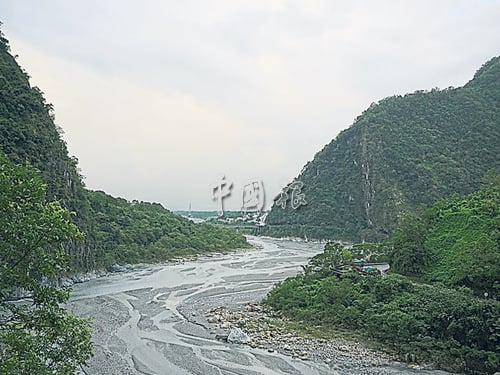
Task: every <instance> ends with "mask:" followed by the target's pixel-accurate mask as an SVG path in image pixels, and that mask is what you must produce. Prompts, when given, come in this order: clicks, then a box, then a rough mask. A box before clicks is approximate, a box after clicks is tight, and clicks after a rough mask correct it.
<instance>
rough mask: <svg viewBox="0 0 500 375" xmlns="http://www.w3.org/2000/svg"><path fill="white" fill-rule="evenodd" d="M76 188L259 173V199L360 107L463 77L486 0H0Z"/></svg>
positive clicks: (182, 193) (136, 186)
mask: <svg viewBox="0 0 500 375" xmlns="http://www.w3.org/2000/svg"><path fill="white" fill-rule="evenodd" d="M0 14H1V15H2V17H3V18H2V19H1V21H2V22H4V27H3V30H4V32H5V34H6V36H7V38H8V39H10V41H11V47H12V50H13V52H14V53H17V54H19V55H20V58H19V61H20V63H21V65H22V66H23V67H24V68H26V70H27V71H28V72H29V73H30V75H31V76H32V77H33V78H32V81H33V83H34V84H36V85H38V86H40V88H41V89H42V91H44V92H45V93H46V96H47V99H48V101H50V102H52V103H53V104H54V105H55V110H56V120H57V123H58V124H59V125H60V126H61V127H62V128H63V129H64V130H65V132H66V134H65V139H66V140H67V142H68V146H69V149H70V152H71V153H72V154H75V155H76V156H78V158H79V159H80V164H81V167H82V170H83V173H84V175H85V176H86V177H87V184H88V186H89V187H91V188H94V189H103V190H105V191H108V192H110V193H112V194H115V195H120V196H124V197H126V198H129V199H134V198H137V199H141V200H155V201H160V202H162V203H164V204H165V205H166V206H168V207H170V208H173V209H180V208H186V207H187V206H188V204H189V202H192V203H193V207H194V208H203V209H208V208H213V207H215V204H214V203H213V202H212V201H211V200H210V184H211V183H214V182H216V181H217V179H218V178H219V177H220V176H221V175H223V174H225V175H226V176H227V177H228V178H230V179H232V180H233V181H235V191H234V195H233V199H232V200H231V201H229V202H228V203H229V204H228V206H229V207H231V208H239V205H240V204H241V202H240V199H241V187H242V184H243V183H244V182H246V180H250V179H253V178H256V179H261V180H263V181H264V184H265V186H266V189H267V193H268V198H269V199H268V202H270V201H271V197H272V196H274V195H275V194H277V193H278V191H279V189H280V187H281V186H282V185H284V184H285V183H286V182H287V181H289V180H290V179H291V178H292V177H294V176H295V175H297V174H298V172H299V171H300V169H301V168H302V166H303V165H304V164H305V163H306V162H307V161H308V160H310V159H311V158H312V157H313V156H314V154H315V152H317V151H319V150H320V149H321V148H322V147H323V145H325V144H326V143H328V142H329V141H330V140H331V139H332V138H333V137H334V136H335V135H336V134H337V133H338V132H339V131H340V130H341V129H344V128H346V127H348V126H349V125H350V124H351V123H352V121H353V119H354V118H355V117H356V116H357V115H359V114H360V113H361V111H362V110H364V109H366V107H368V106H369V105H370V103H371V102H373V101H377V100H380V99H382V98H383V97H385V96H387V95H392V94H404V93H406V92H411V91H414V90H417V89H428V88H432V87H436V86H438V87H448V86H450V85H454V86H457V85H462V84H464V83H465V82H466V81H467V80H468V79H470V78H471V77H472V75H473V73H474V71H475V70H476V69H477V68H479V66H480V65H481V64H482V63H484V62H485V61H486V60H487V59H489V58H491V57H493V56H495V55H497V54H498V53H499V50H498V46H499V45H500V24H499V23H498V19H500V1H483V2H476V3H472V2H470V1H455V0H446V1H445V0H443V1H433V2H419V1H405V2H401V1H378V2H365V1H363V2H362V1H354V2H340V1H329V0H324V1H322V0H316V1H286V0H274V1H233V0H214V1H210V2H201V1H183V2H178V1H144V2H132V1H118V0H115V1H106V2H99V1H73V2H68V1H63V0H52V1H45V2H43V3H41V2H36V1H23V2H19V1H14V0H4V1H3V2H2V5H0Z"/></svg>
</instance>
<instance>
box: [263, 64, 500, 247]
mask: <svg viewBox="0 0 500 375" xmlns="http://www.w3.org/2000/svg"><path fill="white" fill-rule="evenodd" d="M499 98H500V58H499V57H496V58H494V59H492V60H490V61H489V62H487V63H486V64H484V65H483V67H481V69H479V71H478V72H477V73H476V74H475V76H474V78H473V79H472V80H471V81H470V82H469V83H467V84H466V85H465V86H464V87H460V88H447V89H444V90H439V89H433V90H431V91H417V92H415V93H412V94H407V95H404V96H392V97H388V98H385V99H383V100H381V101H380V102H378V103H374V104H372V105H371V106H370V108H368V109H367V110H366V111H365V112H363V114H361V115H360V116H359V117H358V118H357V119H356V120H355V121H354V124H353V125H352V126H351V127H350V128H348V129H347V130H344V131H343V132H341V133H340V134H339V135H338V137H337V138H336V139H334V140H333V141H332V142H331V143H329V144H328V145H327V146H325V147H324V148H323V150H321V151H320V152H318V153H317V154H316V155H315V157H314V159H313V160H312V161H311V162H309V163H307V164H306V166H305V167H304V168H303V170H302V172H301V173H300V174H299V175H298V176H297V178H296V179H295V180H296V181H301V182H303V184H304V186H303V188H302V192H303V193H304V194H305V198H306V201H307V205H305V206H300V207H299V208H298V209H293V208H291V207H290V205H287V206H286V208H285V209H283V208H282V207H279V206H278V205H276V204H275V205H274V206H273V208H272V210H271V212H270V214H269V216H268V218H267V223H268V224H269V225H268V227H267V228H266V233H267V234H269V235H275V236H307V237H309V238H339V239H345V240H355V241H357V240H369V241H373V240H380V239H383V238H386V237H387V236H389V235H390V234H391V233H392V232H393V230H394V226H395V224H396V223H397V221H398V219H399V218H400V217H401V215H403V214H404V213H411V212H414V211H415V209H416V208H418V207H419V206H426V207H429V206H430V205H431V204H432V203H434V202H435V201H436V200H437V199H441V198H446V197H450V196H451V195H453V194H454V193H459V194H467V193H470V192H472V191H474V190H476V189H477V188H478V187H479V185H480V182H481V177H482V176H483V175H484V173H486V171H488V170H490V169H492V168H494V169H497V170H500V152H499V151H500V147H499V145H500V99H499Z"/></svg>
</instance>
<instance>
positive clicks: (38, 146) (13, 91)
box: [0, 32, 248, 270]
mask: <svg viewBox="0 0 500 375" xmlns="http://www.w3.org/2000/svg"><path fill="white" fill-rule="evenodd" d="M0 154H5V155H6V156H7V157H8V159H10V160H11V161H13V162H14V163H17V164H25V163H29V164H31V165H33V166H34V167H36V168H37V169H38V170H39V171H40V172H41V177H42V179H43V181H44V182H45V184H46V185H47V188H46V200H47V201H48V202H50V201H54V200H57V201H59V202H60V203H61V205H62V206H63V207H64V208H66V209H68V210H69V211H70V212H71V215H72V220H73V221H74V222H75V223H76V224H77V226H78V227H79V229H80V230H81V231H82V232H83V233H84V234H85V238H84V240H83V241H79V242H73V243H69V244H67V249H68V252H69V253H70V255H71V264H72V268H73V269H74V270H77V269H78V270H89V269H94V268H100V267H105V266H108V265H110V264H113V263H116V262H118V263H120V262H121V263H126V262H144V261H163V260H166V259H168V258H170V257H174V256H177V255H185V254H194V253H201V252H205V251H217V250H228V249H234V248H238V247H247V246H248V244H247V243H246V241H245V239H244V237H243V236H241V235H240V234H238V233H237V232H236V231H233V230H222V229H220V228H215V227H213V226H208V225H203V226H198V225H195V224H194V223H192V222H191V221H189V220H187V219H184V218H180V217H178V216H177V215H175V214H173V213H171V212H170V211H168V210H166V209H164V208H163V207H162V206H161V205H159V204H147V203H140V204H138V205H135V204H133V203H130V202H127V201H125V200H123V199H117V198H113V197H111V196H109V195H105V194H103V193H99V192H90V191H87V190H86V189H85V187H84V184H83V182H82V177H81V176H80V174H79V171H78V167H77V159H76V158H74V157H70V156H69V155H68V150H67V147H66V144H65V142H64V140H63V139H62V138H61V135H60V130H59V128H58V127H57V126H56V125H55V124H54V115H53V108H52V105H50V104H48V103H46V101H45V99H44V97H43V93H42V92H41V91H40V90H39V89H38V88H37V87H32V86H31V85H30V83H29V76H28V75H27V74H26V73H25V72H23V71H22V69H21V68H20V67H19V65H18V64H17V62H16V60H15V58H14V57H13V56H12V55H11V54H10V53H9V45H8V41H7V40H6V39H5V38H4V37H3V35H2V34H1V32H0ZM0 194H2V192H0ZM153 228H154V230H153ZM150 232H154V234H153V235H150ZM167 238H171V239H172V240H170V241H168V240H167ZM159 240H161V241H160V242H158V241H159ZM208 242H210V244H208ZM153 244H154V246H153ZM0 251H1V249H0Z"/></svg>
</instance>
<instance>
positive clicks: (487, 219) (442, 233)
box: [391, 174, 500, 298]
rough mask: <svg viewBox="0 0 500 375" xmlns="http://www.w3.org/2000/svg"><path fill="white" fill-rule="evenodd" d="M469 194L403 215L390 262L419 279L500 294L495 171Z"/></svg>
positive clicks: (499, 193)
mask: <svg viewBox="0 0 500 375" xmlns="http://www.w3.org/2000/svg"><path fill="white" fill-rule="evenodd" d="M485 179H486V182H485V186H484V187H483V188H481V189H480V190H479V191H478V192H475V193H473V194H470V195H468V196H459V195H455V196H453V197H452V198H450V199H446V200H440V201H438V202H437V203H436V204H434V205H433V206H432V208H431V209H429V210H427V211H426V212H425V214H424V215H422V216H421V217H407V218H405V220H403V221H402V223H401V225H400V226H399V228H398V229H397V230H396V233H395V235H394V244H393V248H394V250H393V253H392V255H391V264H392V268H393V269H394V270H395V271H396V272H399V273H401V274H404V275H408V276H411V277H413V278H414V279H417V280H420V281H424V282H440V283H444V284H446V285H448V286H452V287H457V286H464V287H468V288H471V289H472V290H473V291H474V292H475V293H476V294H477V295H478V296H484V295H485V293H487V294H486V295H487V296H489V297H493V298H499V297H500V294H499V293H500V175H495V174H488V175H487V176H486V178H485Z"/></svg>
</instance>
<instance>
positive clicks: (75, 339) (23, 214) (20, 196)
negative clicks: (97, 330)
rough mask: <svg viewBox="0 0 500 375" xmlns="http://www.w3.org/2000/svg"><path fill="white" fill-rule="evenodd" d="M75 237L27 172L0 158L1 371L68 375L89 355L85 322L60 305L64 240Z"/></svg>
mask: <svg viewBox="0 0 500 375" xmlns="http://www.w3.org/2000/svg"><path fill="white" fill-rule="evenodd" d="M81 237H82V235H81V233H80V232H79V231H78V229H77V227H76V226H75V225H74V224H73V223H72V222H71V220H70V216H69V213H68V212H67V211H66V210H64V209H62V208H61V206H60V205H59V204H58V203H57V202H51V203H46V202H45V185H44V184H43V183H42V180H41V178H40V176H39V173H38V171H36V170H35V169H34V168H33V167H31V166H29V165H27V166H19V165H14V164H13V163H11V162H10V161H9V160H8V159H7V158H6V157H5V156H3V155H1V154H0V373H1V374H27V373H32V374H37V375H44V374H57V375H66V374H74V373H75V371H76V368H77V367H78V366H79V365H81V364H83V363H85V362H86V360H88V359H89V358H90V357H91V355H92V345H91V334H90V328H89V323H88V321H87V320H84V319H79V318H77V317H75V316H74V315H72V314H71V313H69V312H68V311H67V310H66V309H65V308H64V306H63V304H64V303H65V302H67V300H68V298H69V294H70V292H69V289H67V288H58V287H56V286H55V285H56V284H57V278H58V277H59V276H60V275H61V273H63V272H65V271H66V267H67V261H68V257H67V255H66V253H65V251H64V249H63V246H62V245H63V243H65V242H67V241H68V240H70V239H73V240H75V239H79V238H81Z"/></svg>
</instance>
